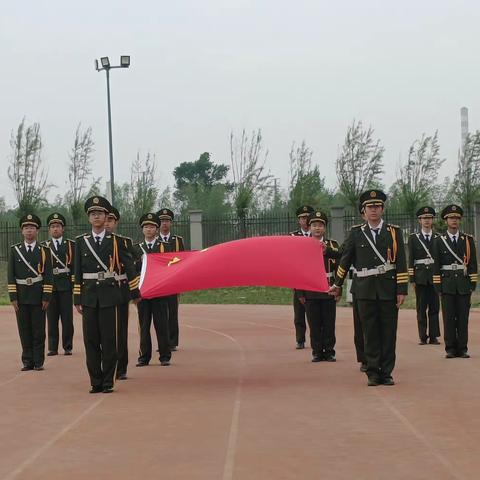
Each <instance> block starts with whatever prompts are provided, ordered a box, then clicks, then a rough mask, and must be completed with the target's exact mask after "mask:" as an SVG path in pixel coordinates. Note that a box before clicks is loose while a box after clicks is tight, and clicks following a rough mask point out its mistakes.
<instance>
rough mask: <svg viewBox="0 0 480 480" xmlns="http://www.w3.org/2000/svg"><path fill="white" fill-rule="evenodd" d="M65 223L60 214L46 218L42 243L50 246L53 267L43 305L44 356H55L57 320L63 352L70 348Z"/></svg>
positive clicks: (70, 246)
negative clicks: (50, 287)
mask: <svg viewBox="0 0 480 480" xmlns="http://www.w3.org/2000/svg"><path fill="white" fill-rule="evenodd" d="M66 224H67V222H66V220H65V217H64V216H63V215H62V214H61V213H58V212H57V213H52V214H50V215H49V216H48V218H47V225H48V233H49V237H50V238H49V239H48V240H47V241H46V242H45V243H44V244H45V246H47V247H48V248H50V253H51V256H52V267H53V270H52V272H53V294H52V298H51V299H50V303H49V304H48V308H47V326H48V328H47V332H48V353H47V355H48V356H52V355H58V344H59V337H60V335H59V328H58V323H59V320H60V321H61V322H62V347H63V351H64V352H65V355H71V354H72V349H73V296H72V294H73V282H74V275H73V266H74V256H75V242H74V241H73V240H70V239H68V238H64V229H65V226H66Z"/></svg>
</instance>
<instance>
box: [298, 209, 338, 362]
mask: <svg viewBox="0 0 480 480" xmlns="http://www.w3.org/2000/svg"><path fill="white" fill-rule="evenodd" d="M327 223H328V218H327V215H326V214H325V213H323V212H320V211H317V212H315V213H314V214H312V215H311V216H310V217H309V220H308V225H309V227H310V232H311V235H312V238H315V239H316V240H318V241H319V242H320V243H321V244H322V245H323V249H324V250H323V258H324V263H325V272H326V274H327V280H328V283H329V285H330V286H331V285H333V281H334V277H335V271H336V265H337V260H336V259H337V258H339V257H340V251H339V248H338V242H337V241H336V240H329V239H326V238H325V230H326V228H327ZM314 268H315V267H314ZM298 295H299V300H300V302H301V303H302V304H303V305H305V310H306V313H307V320H308V326H309V328H310V345H311V346H312V362H321V361H322V360H325V361H327V362H335V361H336V358H335V317H336V305H335V303H336V300H338V299H339V298H340V296H338V297H337V298H334V297H333V296H332V295H329V294H328V293H322V292H313V291H312V292H310V291H302V290H298Z"/></svg>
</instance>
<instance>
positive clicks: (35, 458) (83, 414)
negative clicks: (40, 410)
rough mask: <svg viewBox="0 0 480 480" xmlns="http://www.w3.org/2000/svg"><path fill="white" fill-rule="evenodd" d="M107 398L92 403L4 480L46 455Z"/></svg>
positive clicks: (10, 478)
mask: <svg viewBox="0 0 480 480" xmlns="http://www.w3.org/2000/svg"><path fill="white" fill-rule="evenodd" d="M105 398H106V397H105V396H102V397H101V398H99V399H98V400H97V401H96V402H95V403H92V404H91V405H90V406H89V407H88V408H87V409H86V410H84V411H83V412H82V413H81V414H80V415H79V416H78V417H77V418H76V419H75V420H73V421H72V422H70V423H69V424H68V425H67V426H66V427H64V428H62V430H60V432H58V433H57V434H56V435H54V436H53V437H52V438H51V439H50V440H49V441H48V442H46V443H45V444H44V445H43V446H41V447H40V448H39V449H38V450H36V451H35V452H33V453H32V454H31V455H30V456H29V457H28V458H27V459H26V460H25V461H23V462H22V463H21V464H20V465H19V466H18V467H17V468H16V469H15V470H14V471H13V472H11V473H9V474H8V475H7V476H6V477H3V480H13V479H15V478H17V477H18V475H20V474H21V473H23V471H24V470H25V469H26V468H28V467H29V466H30V465H31V464H32V463H33V462H34V461H35V460H37V458H38V457H40V456H41V455H42V454H43V453H45V452H46V451H47V450H48V449H49V448H50V447H51V446H52V445H53V444H55V443H56V442H57V441H58V440H60V438H62V437H63V436H64V435H65V434H66V433H68V432H69V431H70V430H71V429H72V428H73V427H75V426H76V425H77V424H78V423H80V422H81V421H82V420H83V419H84V418H85V417H86V416H87V415H88V414H89V413H90V412H92V411H93V410H94V409H95V408H96V407H97V406H98V405H100V403H102V401H103V400H104V399H105Z"/></svg>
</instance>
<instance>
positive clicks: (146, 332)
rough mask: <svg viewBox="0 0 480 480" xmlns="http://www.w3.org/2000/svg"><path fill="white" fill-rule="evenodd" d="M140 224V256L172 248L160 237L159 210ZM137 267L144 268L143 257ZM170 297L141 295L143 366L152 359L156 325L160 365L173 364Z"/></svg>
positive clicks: (143, 216)
mask: <svg viewBox="0 0 480 480" xmlns="http://www.w3.org/2000/svg"><path fill="white" fill-rule="evenodd" d="M139 223H140V227H141V228H142V232H143V235H144V237H145V239H144V241H143V242H140V243H139V244H138V245H136V246H135V247H136V249H137V254H136V255H137V257H141V256H142V255H150V254H151V253H165V252H168V251H169V248H170V245H169V244H168V243H167V242H162V241H161V240H160V238H158V237H157V229H158V228H159V226H160V219H159V218H158V216H157V214H156V213H146V214H144V215H142V216H141V218H140V222H139ZM137 267H138V270H140V269H141V261H140V262H138V263H137ZM169 298H170V297H158V298H151V299H145V298H144V299H142V300H141V302H140V303H139V304H138V321H139V325H140V350H139V354H138V363H137V367H144V366H147V365H148V364H149V363H150V360H151V358H152V337H151V335H150V326H151V325H152V318H153V326H154V327H155V333H156V334H157V343H158V352H159V356H160V365H162V366H164V367H166V366H168V365H170V360H171V357H172V353H171V348H170V347H171V344H170V339H171V336H170V335H169V321H168V315H169V312H168V306H169V303H168V302H169Z"/></svg>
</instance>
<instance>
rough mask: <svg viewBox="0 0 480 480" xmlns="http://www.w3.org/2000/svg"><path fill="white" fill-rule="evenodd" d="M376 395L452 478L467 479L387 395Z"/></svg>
mask: <svg viewBox="0 0 480 480" xmlns="http://www.w3.org/2000/svg"><path fill="white" fill-rule="evenodd" d="M374 393H375V395H376V396H377V397H378V398H379V399H380V400H381V401H382V403H383V404H384V406H385V407H386V408H388V409H389V410H390V411H391V412H392V414H393V415H395V417H397V419H398V420H399V421H400V423H401V424H402V425H403V426H404V427H405V428H406V429H407V430H408V431H410V433H411V434H412V435H413V436H414V437H415V438H416V439H417V440H418V441H419V442H420V443H422V444H423V445H424V446H425V447H426V448H427V450H428V451H429V452H430V453H431V454H432V455H433V456H434V457H435V458H436V459H437V460H438V461H439V462H440V463H441V464H442V465H443V466H444V467H445V469H446V470H447V471H448V473H449V475H450V477H449V478H452V479H455V480H464V479H465V477H464V476H463V475H460V474H459V473H458V472H457V471H455V468H454V467H453V465H452V464H451V463H450V462H449V461H448V460H447V459H446V458H445V457H444V456H443V455H442V454H441V453H440V452H438V451H437V449H436V448H435V447H434V445H432V443H431V442H430V441H429V440H428V439H427V438H426V437H425V436H424V435H422V433H421V432H420V431H419V430H417V429H416V428H415V426H414V425H413V424H412V423H411V422H410V421H409V420H408V418H407V417H406V416H405V415H403V414H402V413H401V412H400V411H399V410H398V409H397V408H396V407H395V406H393V405H392V404H391V402H389V401H388V399H387V398H385V395H384V394H383V393H381V392H379V391H378V390H375V392H374Z"/></svg>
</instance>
